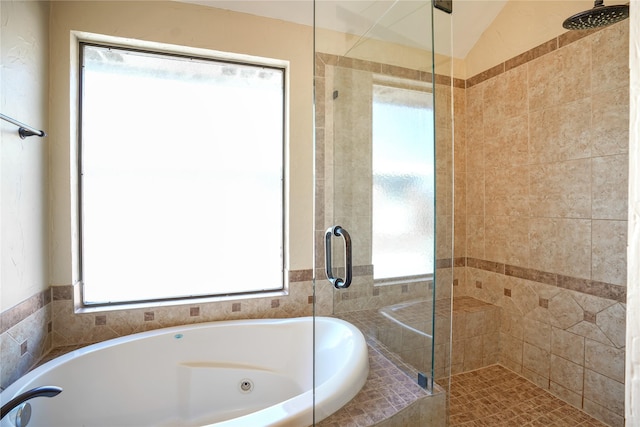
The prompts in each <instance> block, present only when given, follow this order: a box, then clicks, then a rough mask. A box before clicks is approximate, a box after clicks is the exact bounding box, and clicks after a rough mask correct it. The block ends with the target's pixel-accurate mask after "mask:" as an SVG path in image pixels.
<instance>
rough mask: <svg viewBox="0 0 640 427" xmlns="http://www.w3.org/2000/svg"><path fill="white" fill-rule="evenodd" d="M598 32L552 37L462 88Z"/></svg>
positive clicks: (468, 81)
mask: <svg viewBox="0 0 640 427" xmlns="http://www.w3.org/2000/svg"><path fill="white" fill-rule="evenodd" d="M600 30H602V28H595V29H593V30H582V31H567V32H566V33H563V34H560V35H559V36H557V37H554V38H553V39H551V40H549V41H547V42H544V43H542V44H540V45H538V46H536V47H534V48H531V49H529V50H528V51H526V52H524V53H521V54H520V55H517V56H514V57H513V58H511V59H507V60H506V61H504V62H502V63H500V64H498V65H496V66H494V67H491V68H489V69H487V70H485V71H482V72H480V73H478V74H476V75H475V76H473V77H469V78H468V79H467V80H466V81H465V86H464V87H465V88H470V87H472V86H475V85H477V84H479V83H482V82H483V81H485V80H489V79H490V78H492V77H495V76H497V75H500V74H502V73H505V72H507V71H509V70H511V69H513V68H516V67H519V66H520V65H524V64H526V63H527V62H530V61H533V60H534V59H536V58H539V57H541V56H543V55H546V54H547V53H550V52H553V51H554V50H556V49H559V48H561V47H564V46H567V45H568V44H571V43H573V42H575V41H577V40H580V39H582V38H584V37H587V36H590V35H591V34H593V33H596V32H598V31H600ZM456 87H457V86H456Z"/></svg>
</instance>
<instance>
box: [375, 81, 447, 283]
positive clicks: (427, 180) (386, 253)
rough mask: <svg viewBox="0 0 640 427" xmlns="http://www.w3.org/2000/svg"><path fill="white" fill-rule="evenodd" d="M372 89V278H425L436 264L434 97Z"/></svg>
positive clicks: (394, 88)
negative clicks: (434, 263)
mask: <svg viewBox="0 0 640 427" xmlns="http://www.w3.org/2000/svg"><path fill="white" fill-rule="evenodd" d="M432 95H433V94H432V92H431V91H428V90H426V88H412V87H410V86H407V85H402V84H400V85H390V84H388V83H387V84H376V85H374V87H373V247H372V256H373V265H374V279H376V280H383V281H384V280H388V279H398V278H410V277H413V276H419V277H423V276H425V275H429V274H432V273H433V262H434V258H433V256H434V194H435V192H434V185H435V183H434V171H433V165H434V161H433V160H434V145H433V138H434V133H433V97H432Z"/></svg>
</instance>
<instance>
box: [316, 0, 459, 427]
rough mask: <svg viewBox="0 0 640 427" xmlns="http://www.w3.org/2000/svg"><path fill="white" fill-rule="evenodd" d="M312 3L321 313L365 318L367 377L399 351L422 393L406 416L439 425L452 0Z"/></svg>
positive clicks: (445, 334) (446, 365)
mask: <svg viewBox="0 0 640 427" xmlns="http://www.w3.org/2000/svg"><path fill="white" fill-rule="evenodd" d="M314 6H315V11H314V12H315V13H314V18H315V22H314V55H315V58H314V59H315V67H314V69H315V79H314V83H315V85H314V91H315V92H314V97H315V208H314V210H315V269H314V271H315V275H314V295H315V312H316V313H317V314H321V315H323V314H330V315H334V316H336V317H340V318H343V319H345V320H348V321H349V322H351V323H353V324H355V325H356V326H358V327H359V328H360V330H361V331H362V332H363V333H364V334H365V336H366V339H367V342H368V344H369V352H370V360H372V367H371V369H372V371H374V374H373V376H376V375H378V374H379V373H376V372H375V370H376V368H379V366H378V364H383V365H384V364H386V363H391V364H392V365H393V370H396V371H397V372H402V373H403V374H404V375H403V377H404V378H407V379H408V381H410V382H411V383H412V385H415V387H416V388H418V389H417V390H419V391H415V392H414V396H415V397H416V399H417V400H421V401H424V402H423V403H424V405H423V406H420V405H418V407H419V408H423V409H420V410H418V411H417V413H413V414H412V415H411V416H412V417H414V418H411V419H412V420H415V421H416V422H418V421H420V423H421V424H420V425H445V423H446V408H445V407H446V397H445V396H446V389H447V385H448V378H449V376H450V365H451V364H450V344H451V339H450V336H451V309H452V285H453V279H454V278H453V276H454V267H455V256H454V251H453V235H454V233H453V229H454V209H455V206H454V202H453V196H454V186H453V172H454V171H453V108H452V107H453V106H452V103H453V101H452V99H453V85H454V79H453V77H452V62H451V61H452V60H451V57H452V55H451V52H450V49H451V15H450V12H451V10H450V7H451V4H450V3H449V4H446V2H435V3H434V2H431V1H403V0H395V1H376V2H374V1H371V2H369V1H336V2H333V1H331V2H329V1H316V2H315V3H314ZM327 278H328V280H327ZM370 377H371V375H370ZM365 387H366V386H365ZM400 387H404V385H402V386H400ZM408 387H411V386H408ZM382 393H384V392H382ZM430 399H431V401H429V400H430ZM414 406H415V405H414ZM395 410H397V408H395ZM420 411H423V412H428V413H423V414H420ZM389 412H391V414H389V413H387V414H385V415H384V418H392V417H393V412H394V410H392V409H390V410H389ZM399 412H402V411H399ZM414 412H415V411H414ZM404 416H406V415H404ZM380 417H382V416H378V418H376V415H375V414H374V415H370V419H369V421H368V422H371V423H374V422H379V421H380V419H379V418H380ZM342 421H343V420H342ZM328 422H331V419H330V420H328ZM358 422H362V420H359V421H358ZM320 425H323V424H322V423H321V424H320ZM329 425H330V424H329Z"/></svg>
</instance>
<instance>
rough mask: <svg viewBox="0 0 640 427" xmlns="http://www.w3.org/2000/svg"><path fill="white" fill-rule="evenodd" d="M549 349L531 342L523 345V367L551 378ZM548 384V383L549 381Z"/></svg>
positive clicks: (543, 376)
mask: <svg viewBox="0 0 640 427" xmlns="http://www.w3.org/2000/svg"><path fill="white" fill-rule="evenodd" d="M549 361H550V354H549V351H547V350H544V349H542V348H539V347H537V346H535V345H531V344H529V343H526V342H525V343H524V344H523V346H522V367H523V368H525V369H528V370H530V371H532V372H534V373H536V374H537V375H539V376H541V377H542V378H546V379H547V381H548V379H549ZM547 384H548V383H547Z"/></svg>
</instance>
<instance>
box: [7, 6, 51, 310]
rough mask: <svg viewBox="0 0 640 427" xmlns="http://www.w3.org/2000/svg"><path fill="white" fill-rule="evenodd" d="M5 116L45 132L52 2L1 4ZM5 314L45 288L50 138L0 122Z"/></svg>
mask: <svg viewBox="0 0 640 427" xmlns="http://www.w3.org/2000/svg"><path fill="white" fill-rule="evenodd" d="M0 16H1V20H2V29H1V31H2V33H1V35H0V37H1V49H0V51H1V55H2V58H1V64H2V66H1V67H0V70H1V76H0V80H1V87H2V90H1V91H0V93H1V95H0V112H2V113H3V114H5V115H7V116H9V117H12V118H14V119H16V120H18V121H20V122H23V123H25V124H27V125H30V126H32V127H35V128H37V129H45V130H47V128H48V61H49V35H48V33H49V3H48V2H37V1H33V2H31V1H30V2H25V1H12V0H2V1H1V2H0ZM0 138H1V139H2V141H1V145H0V150H1V152H0V156H1V166H0V168H1V173H2V188H1V193H0V203H1V211H0V215H1V216H0V219H1V228H0V237H1V239H0V240H1V241H2V245H1V249H0V259H1V263H2V264H1V269H2V270H1V279H0V311H2V310H5V309H7V308H9V307H12V306H14V305H16V304H17V303H19V302H21V301H23V300H25V299H26V298H28V297H30V296H32V295H34V294H36V293H38V292H40V291H42V290H45V289H47V288H48V286H49V280H48V274H49V271H48V270H49V269H48V265H49V264H48V259H47V258H48V247H47V242H48V239H47V235H48V231H47V229H48V224H47V191H48V190H47V189H48V185H47V182H48V181H47V170H48V169H47V156H48V148H49V139H48V138H39V137H36V136H33V137H28V138H26V139H24V140H22V139H20V137H19V136H18V128H17V127H16V126H14V125H12V124H10V123H7V122H5V121H1V122H0Z"/></svg>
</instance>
